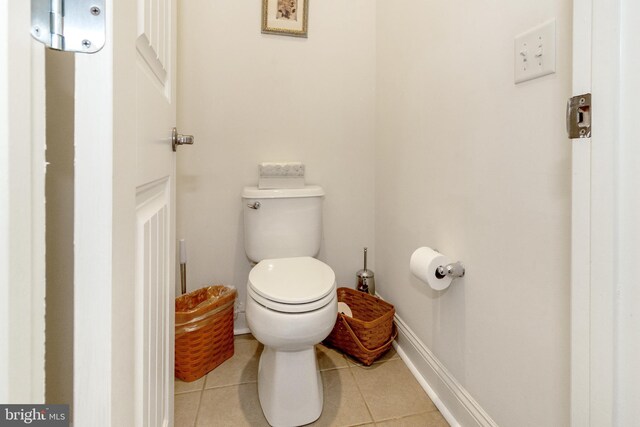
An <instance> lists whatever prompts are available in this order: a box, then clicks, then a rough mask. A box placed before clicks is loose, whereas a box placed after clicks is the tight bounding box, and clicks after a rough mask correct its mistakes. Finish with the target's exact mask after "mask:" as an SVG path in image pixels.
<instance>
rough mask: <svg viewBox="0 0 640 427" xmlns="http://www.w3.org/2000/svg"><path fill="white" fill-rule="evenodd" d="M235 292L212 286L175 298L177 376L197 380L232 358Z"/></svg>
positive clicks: (186, 379)
mask: <svg viewBox="0 0 640 427" xmlns="http://www.w3.org/2000/svg"><path fill="white" fill-rule="evenodd" d="M235 299H236V290H235V289H233V288H228V287H226V286H220V285H216V286H209V287H207V288H202V289H198V290H197V291H194V292H190V293H188V294H185V295H182V296H180V297H178V298H176V347H175V356H176V357H175V376H176V377H177V378H179V379H181V380H182V381H187V382H189V381H195V380H197V379H198V378H201V377H203V376H204V375H205V374H207V373H208V372H209V371H211V370H212V369H214V368H215V367H217V366H218V365H220V364H221V363H222V362H224V361H225V360H227V359H229V358H230V357H231V356H233V305H234V302H235Z"/></svg>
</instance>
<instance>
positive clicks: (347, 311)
mask: <svg viewBox="0 0 640 427" xmlns="http://www.w3.org/2000/svg"><path fill="white" fill-rule="evenodd" d="M338 313H342V314H344V315H345V316H349V317H353V313H352V312H351V308H350V307H349V306H348V305H347V303H345V302H339V303H338Z"/></svg>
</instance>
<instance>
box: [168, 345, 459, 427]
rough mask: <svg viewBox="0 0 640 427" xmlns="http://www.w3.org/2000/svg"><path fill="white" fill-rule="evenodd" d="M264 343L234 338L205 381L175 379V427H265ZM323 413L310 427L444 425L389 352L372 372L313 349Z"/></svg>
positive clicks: (330, 352)
mask: <svg viewBox="0 0 640 427" xmlns="http://www.w3.org/2000/svg"><path fill="white" fill-rule="evenodd" d="M261 351H262V344H260V343H259V342H258V341H256V340H255V339H254V338H253V337H252V336H251V335H238V336H236V338H235V354H234V356H233V357H232V358H231V359H229V360H227V361H225V362H224V363H223V364H222V365H220V366H218V367H217V368H216V369H214V370H213V371H211V372H210V373H209V374H208V375H207V376H206V377H204V378H201V379H199V380H198V381H194V382H192V383H185V382H182V381H180V380H178V379H176V385H175V427H204V426H207V427H209V426H221V427H227V426H229V427H232V426H233V427H235V426H267V427H268V426H269V424H268V423H267V421H266V420H265V418H264V415H263V414H262V409H261V408H260V403H259V401H258V386H257V383H256V378H257V374H258V359H259V357H260V352H261ZM316 352H317V354H318V364H319V365H320V370H321V375H322V381H323V384H324V409H323V411H322V416H321V417H320V419H318V420H317V421H316V422H314V423H313V424H310V425H313V426H363V427H364V426H367V427H371V426H384V427H393V426H405V427H411V426H425V427H445V426H448V425H449V424H447V422H446V421H445V419H444V418H443V417H442V415H440V412H438V409H437V408H436V407H435V405H434V404H433V402H431V400H430V399H429V397H428V396H427V394H426V393H425V392H424V390H423V389H422V388H421V387H420V385H419V384H418V382H417V381H416V380H415V378H414V377H413V375H411V372H409V369H407V367H406V366H405V364H404V362H403V361H402V359H400V358H399V357H398V355H397V354H396V352H395V350H393V349H391V350H389V352H388V353H387V354H386V355H384V356H383V357H382V358H381V359H380V360H379V361H378V362H376V363H374V364H373V365H372V366H370V367H365V366H362V365H359V364H358V363H357V362H356V361H354V360H353V359H350V358H348V357H346V356H344V355H342V354H341V353H339V352H337V351H335V350H333V349H331V348H327V347H325V346H323V345H318V346H316Z"/></svg>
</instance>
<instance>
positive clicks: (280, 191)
mask: <svg viewBox="0 0 640 427" xmlns="http://www.w3.org/2000/svg"><path fill="white" fill-rule="evenodd" d="M322 196H324V190H323V189H322V187H320V186H319V185H306V186H305V187H304V188H277V189H268V190H261V189H259V188H258V187H244V188H243V189H242V198H243V199H281V198H282V199H284V198H292V197H322Z"/></svg>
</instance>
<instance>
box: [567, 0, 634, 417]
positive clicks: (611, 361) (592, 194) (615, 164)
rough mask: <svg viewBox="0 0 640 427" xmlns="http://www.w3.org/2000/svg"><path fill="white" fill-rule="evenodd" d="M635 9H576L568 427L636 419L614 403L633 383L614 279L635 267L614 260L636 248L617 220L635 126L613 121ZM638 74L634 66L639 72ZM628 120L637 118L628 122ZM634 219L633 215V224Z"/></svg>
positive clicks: (620, 4) (590, 0)
mask: <svg viewBox="0 0 640 427" xmlns="http://www.w3.org/2000/svg"><path fill="white" fill-rule="evenodd" d="M632 2H633V0H613V1H611V0H606V1H605V0H575V1H574V19H573V28H574V34H573V94H574V95H578V94H581V93H586V92H591V93H592V102H593V106H592V112H593V116H592V126H593V130H592V134H591V135H592V138H590V139H586V140H585V139H583V140H573V141H572V146H573V148H572V150H573V166H572V167H573V171H572V176H573V182H572V194H573V196H572V198H573V206H572V211H573V213H572V283H571V425H572V427H584V426H593V427H596V426H597V427H607V426H613V425H626V424H625V419H627V420H631V419H633V418H630V414H631V412H629V411H632V410H635V409H630V408H624V407H623V406H624V405H623V404H622V403H621V399H622V395H621V394H620V390H625V389H629V388H630V387H632V386H631V383H632V382H633V380H634V378H632V377H629V376H628V375H623V374H621V373H620V371H619V369H620V364H619V362H620V357H621V354H623V353H624V352H625V351H632V350H630V349H629V348H628V347H624V345H627V344H626V343H629V342H631V343H635V345H637V343H638V339H637V338H636V337H635V336H634V335H632V334H631V330H632V329H629V328H628V326H627V323H629V322H630V321H631V320H629V319H630V318H627V319H624V318H621V317H620V315H619V312H620V308H621V307H622V304H623V303H624V300H622V299H621V297H620V295H621V292H624V291H626V290H628V289H625V285H624V283H622V282H621V281H620V279H621V277H624V274H625V273H627V272H628V271H636V272H637V271H638V266H637V265H635V264H637V262H632V260H631V258H633V257H625V256H621V255H620V251H621V250H624V247H625V246H624V245H625V244H626V245H630V246H633V244H634V243H635V244H636V245H637V242H638V239H639V238H640V236H638V235H637V234H638V233H637V230H636V234H635V235H629V234H628V233H625V230H634V228H633V227H634V226H633V224H631V223H630V221H628V220H626V221H625V219H624V216H623V217H621V213H622V212H623V207H624V209H628V207H625V206H624V205H623V201H626V200H628V199H629V198H633V197H635V198H637V194H634V192H633V181H632V174H631V173H627V174H621V173H620V171H619V165H620V163H621V159H627V160H626V161H627V162H628V159H629V158H630V157H631V156H634V155H635V160H636V161H640V158H638V157H640V156H639V155H638V154H637V153H634V152H633V149H632V146H630V145H628V144H625V143H624V142H625V141H624V136H625V135H627V137H629V136H630V135H632V134H633V133H632V130H633V120H626V121H625V120H621V119H620V117H621V116H624V115H625V111H626V110H625V108H626V107H629V106H628V105H624V104H621V102H622V101H624V100H625V99H627V102H628V100H629V96H628V95H627V94H626V91H627V89H625V90H624V91H623V90H621V88H627V87H629V86H631V87H633V86H634V85H632V83H633V81H632V77H633V76H634V75H636V76H637V74H634V73H632V72H623V71H624V67H628V65H625V64H626V62H625V61H628V60H627V59H626V58H625V57H624V55H622V54H621V47H623V46H624V45H625V43H624V41H625V40H626V39H628V38H629V37H630V36H633V37H634V38H635V39H636V40H637V39H638V38H639V35H640V30H638V29H635V27H637V26H635V27H634V26H632V25H627V26H626V27H622V26H621V24H622V23H624V22H625V15H623V14H622V13H621V12H622V11H623V10H626V9H628V8H632V7H636V6H633V3H632ZM637 10H638V8H637V7H636V11H637ZM629 24H630V23H629ZM625 31H626V32H625ZM621 64H622V65H621ZM631 67H633V64H632V65H631ZM638 68H640V66H639V65H638V64H636V65H635V71H636V72H637V71H638ZM636 81H637V77H636ZM635 86H636V94H637V92H640V90H638V88H637V85H635ZM628 103H629V102H628ZM631 104H635V103H633V102H631ZM623 105H624V106H625V108H623ZM634 107H635V113H638V110H639V108H638V107H637V106H635V105H634ZM626 117H627V118H631V117H634V116H633V113H632V114H630V113H628V112H627V113H626ZM636 151H637V150H636ZM621 188H622V189H621ZM625 191H626V193H625ZM639 211H640V209H639V208H638V207H637V206H636V207H635V213H636V215H638V214H640V212H639ZM625 215H627V218H632V217H633V215H629V212H626V213H625ZM636 218H637V216H636ZM636 256H637V254H636ZM635 277H637V276H635ZM629 287H631V286H629ZM636 295H637V291H636ZM621 301H622V302H621ZM636 310H637V309H636ZM635 313H636V315H637V314H638V312H637V311H636V312H635ZM636 323H637V322H636ZM625 334H626V335H625ZM635 360H636V361H633V362H631V363H630V364H628V365H627V366H626V367H625V369H628V370H631V372H635V373H638V371H639V368H640V364H639V362H638V361H637V358H636V359H635ZM635 391H636V393H637V388H636V389H635ZM627 406H628V405H627ZM636 411H637V410H636ZM636 421H637V418H636Z"/></svg>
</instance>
